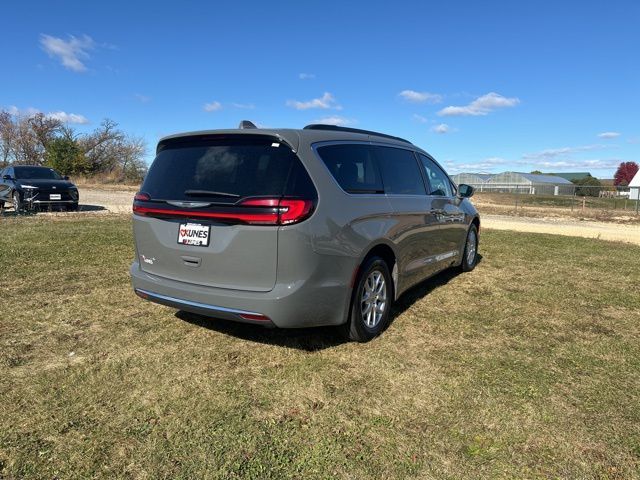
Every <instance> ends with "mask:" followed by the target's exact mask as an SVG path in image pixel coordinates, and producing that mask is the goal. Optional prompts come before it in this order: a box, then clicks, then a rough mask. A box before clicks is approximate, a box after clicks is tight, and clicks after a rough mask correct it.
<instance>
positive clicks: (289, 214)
mask: <svg viewBox="0 0 640 480" xmlns="http://www.w3.org/2000/svg"><path fill="white" fill-rule="evenodd" d="M138 195H141V196H142V198H138ZM135 200H136V202H139V201H142V202H145V201H149V200H150V198H149V196H148V195H147V194H136V197H135ZM313 206H314V202H313V201H312V200H299V199H291V198H282V199H279V198H250V199H247V200H244V201H241V202H240V203H238V204H237V205H235V206H233V207H232V208H231V209H229V208H228V207H227V208H226V209H225V211H215V210H197V209H180V210H178V209H173V208H162V207H151V206H143V205H138V204H136V203H134V204H133V213H135V214H137V215H144V216H152V217H187V218H203V219H211V220H223V221H230V222H240V223H245V224H248V225H291V224H294V223H298V222H301V221H302V220H304V219H305V218H308V217H309V216H310V215H311V213H312V212H313Z"/></svg>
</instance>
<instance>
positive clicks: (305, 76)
mask: <svg viewBox="0 0 640 480" xmlns="http://www.w3.org/2000/svg"><path fill="white" fill-rule="evenodd" d="M298 78H299V79H300V80H312V79H314V78H316V74H315V73H299V74H298Z"/></svg>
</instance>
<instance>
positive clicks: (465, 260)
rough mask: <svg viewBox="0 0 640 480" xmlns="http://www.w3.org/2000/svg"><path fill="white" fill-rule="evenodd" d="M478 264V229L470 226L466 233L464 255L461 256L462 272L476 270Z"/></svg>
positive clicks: (472, 225)
mask: <svg viewBox="0 0 640 480" xmlns="http://www.w3.org/2000/svg"><path fill="white" fill-rule="evenodd" d="M477 263H478V229H477V228H476V226H475V225H474V224H471V227H470V228H469V232H468V233H467V242H466V243H465V245H464V254H463V255H462V265H461V267H462V271H463V272H470V271H471V270H473V269H474V268H476V264H477Z"/></svg>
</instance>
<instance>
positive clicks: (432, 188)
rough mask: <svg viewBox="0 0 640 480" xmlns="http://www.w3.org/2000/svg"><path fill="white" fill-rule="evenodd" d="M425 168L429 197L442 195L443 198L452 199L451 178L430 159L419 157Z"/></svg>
mask: <svg viewBox="0 0 640 480" xmlns="http://www.w3.org/2000/svg"><path fill="white" fill-rule="evenodd" d="M418 156H419V157H420V161H421V162H422V165H423V167H424V173H425V175H426V177H427V179H428V180H429V195H440V196H443V197H451V196H453V193H452V191H451V182H449V177H447V174H446V173H444V172H443V171H442V169H441V168H440V167H438V165H436V164H435V163H434V162H433V161H432V160H431V159H430V158H428V157H425V156H424V155H422V154H420V155H418Z"/></svg>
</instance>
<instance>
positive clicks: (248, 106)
mask: <svg viewBox="0 0 640 480" xmlns="http://www.w3.org/2000/svg"><path fill="white" fill-rule="evenodd" d="M231 105H233V106H234V107H235V108H243V109H245V110H253V109H254V108H256V106H255V105H254V104H253V103H232V104H231Z"/></svg>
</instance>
